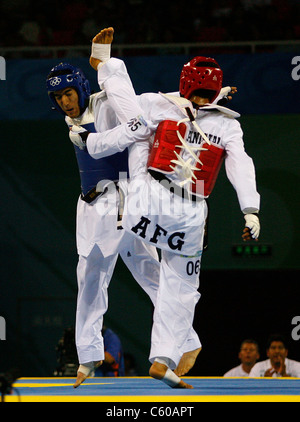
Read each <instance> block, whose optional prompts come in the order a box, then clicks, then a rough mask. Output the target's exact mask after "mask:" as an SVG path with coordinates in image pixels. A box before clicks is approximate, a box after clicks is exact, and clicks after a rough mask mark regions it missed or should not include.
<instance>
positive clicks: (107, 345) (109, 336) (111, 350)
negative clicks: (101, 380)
mask: <svg viewBox="0 0 300 422" xmlns="http://www.w3.org/2000/svg"><path fill="white" fill-rule="evenodd" d="M102 336H103V340H104V361H103V363H102V365H101V366H99V367H98V368H96V369H95V377H124V375H125V365H124V354H123V348H122V343H121V340H120V338H119V336H118V335H117V334H116V333H114V331H113V330H111V329H110V328H107V327H106V326H103V329H102Z"/></svg>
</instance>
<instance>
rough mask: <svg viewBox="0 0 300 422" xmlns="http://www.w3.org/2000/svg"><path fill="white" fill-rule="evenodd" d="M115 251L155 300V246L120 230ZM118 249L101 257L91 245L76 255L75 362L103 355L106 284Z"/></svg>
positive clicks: (90, 359) (156, 283)
mask: <svg viewBox="0 0 300 422" xmlns="http://www.w3.org/2000/svg"><path fill="white" fill-rule="evenodd" d="M124 235H125V236H124V238H127V239H128V242H124V243H123V242H122V245H123V249H122V250H121V251H120V252H119V253H120V256H121V258H122V259H123V261H124V263H125V264H126V266H127V267H128V269H129V270H130V272H131V274H132V275H133V277H134V278H135V280H136V281H137V282H138V283H139V285H140V286H141V287H142V288H143V289H144V291H145V292H146V293H147V294H148V295H149V297H150V299H151V301H152V302H153V304H155V300H156V294H157V290H158V282H159V270H160V269H159V261H158V256H157V252H156V250H155V248H153V246H150V247H149V245H146V244H145V243H143V242H142V241H140V240H139V239H134V238H133V237H132V236H131V235H129V234H128V233H124ZM117 258H118V253H115V254H113V255H110V256H108V257H104V256H103V254H102V252H101V251H100V249H99V247H98V246H97V245H95V246H94V247H93V249H92V251H91V252H90V254H89V255H88V256H87V257H85V256H79V261H78V265H77V280H78V298H77V310H76V346H77V353H78V358H79V363H81V364H83V363H86V362H91V361H99V360H103V359H104V347H103V338H102V333H101V330H102V325H103V316H104V314H105V313H106V311H107V307H108V291H107V290H108V287H109V283H110V280H111V278H112V275H113V271H114V268H115V265H116V262H117Z"/></svg>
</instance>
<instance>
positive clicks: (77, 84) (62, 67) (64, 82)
mask: <svg viewBox="0 0 300 422" xmlns="http://www.w3.org/2000/svg"><path fill="white" fill-rule="evenodd" d="M46 83H47V90H48V96H49V98H50V100H51V102H52V104H53V105H54V107H55V108H56V109H57V110H58V111H60V112H61V113H62V114H63V115H65V114H66V113H65V112H64V111H63V110H62V109H61V108H60V106H59V105H58V104H57V101H56V99H55V98H54V92H55V91H59V90H60V89H64V88H68V87H72V88H75V89H76V91H77V94H78V99H79V107H80V110H81V111H82V112H83V111H84V109H85V103H86V100H87V99H88V98H89V96H90V95H91V90H90V84H89V81H88V80H87V79H86V77H85V76H84V74H83V73H82V71H81V70H80V69H79V68H78V67H75V66H72V65H70V64H68V63H60V64H59V65H57V66H55V67H53V68H52V69H51V71H50V73H49V75H48V76H47V80H46Z"/></svg>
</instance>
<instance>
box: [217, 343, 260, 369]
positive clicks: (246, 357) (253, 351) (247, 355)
mask: <svg viewBox="0 0 300 422" xmlns="http://www.w3.org/2000/svg"><path fill="white" fill-rule="evenodd" d="M238 357H239V359H240V361H241V363H240V365H238V366H236V367H234V368H232V369H230V370H229V371H227V372H226V373H225V374H224V377H248V376H249V373H250V371H251V369H252V368H253V366H254V365H255V363H256V362H257V360H258V359H259V357H260V355H259V348H258V344H257V342H256V341H255V340H252V339H246V340H244V341H243V342H242V344H241V347H240V351H239V354H238Z"/></svg>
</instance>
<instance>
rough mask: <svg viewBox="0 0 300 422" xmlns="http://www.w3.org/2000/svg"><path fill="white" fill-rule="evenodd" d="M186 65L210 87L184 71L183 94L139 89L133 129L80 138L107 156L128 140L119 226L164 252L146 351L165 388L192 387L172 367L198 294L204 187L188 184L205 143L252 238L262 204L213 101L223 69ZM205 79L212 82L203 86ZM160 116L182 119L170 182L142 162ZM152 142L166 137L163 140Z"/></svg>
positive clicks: (233, 132) (238, 139) (102, 75)
mask: <svg viewBox="0 0 300 422" xmlns="http://www.w3.org/2000/svg"><path fill="white" fill-rule="evenodd" d="M115 60H116V59H110V60H108V61H107V62H106V63H105V64H103V66H101V68H100V69H99V68H98V81H99V83H100V84H101V81H105V80H106V78H107V77H108V75H109V74H110V73H111V74H112V75H116V63H115ZM189 67H193V68H194V69H193V71H194V70H195V71H196V72H197V71H198V72H199V74H200V73H202V71H204V74H205V75H213V76H212V81H213V82H214V85H213V84H212V83H211V81H209V78H206V79H205V76H204V75H203V73H202V76H204V78H201V80H200V78H199V79H197V78H192V79H190V78H189V77H188V76H185V73H184V71H183V72H182V78H186V80H187V82H188V83H189V84H190V88H191V89H190V91H189V92H188V94H187V93H185V91H184V90H183V88H182V87H181V91H182V92H180V95H181V96H180V95H179V94H178V93H173V94H168V95H164V94H142V95H141V96H138V97H137V99H138V104H139V106H140V108H139V107H137V108H135V111H140V110H142V116H143V117H142V118H141V117H139V118H138V119H137V121H138V125H137V127H136V129H135V130H134V131H132V124H131V123H129V124H128V125H126V124H123V125H121V126H120V127H118V128H116V129H117V130H114V131H113V133H110V132H109V131H108V132H106V133H105V134H104V135H103V134H90V135H89V136H88V137H87V140H86V146H87V149H88V151H89V153H90V154H91V156H93V157H94V158H99V157H101V156H103V155H107V154H109V149H110V148H112V150H113V151H116V150H119V151H121V150H122V148H124V147H125V146H126V147H127V146H129V145H131V146H130V148H129V156H130V160H129V162H130V165H131V168H130V171H131V181H130V184H129V189H128V195H127V197H126V201H125V212H124V215H123V221H122V224H123V227H124V228H125V230H127V231H128V232H129V233H132V234H133V235H135V236H136V237H137V238H139V237H140V238H141V239H143V240H144V241H146V242H148V243H149V244H153V245H155V246H157V247H158V248H160V249H161V250H162V259H161V270H160V283H159V292H158V299H157V303H156V307H155V311H154V323H153V329H152V337H151V351H150V356H149V359H150V362H151V363H152V366H151V368H150V375H151V376H153V377H154V378H158V379H161V380H162V381H163V382H165V383H167V384H168V385H170V386H171V387H181V388H191V386H189V385H188V384H186V383H184V382H183V381H182V380H181V379H180V378H179V377H178V376H177V375H176V374H175V373H174V372H173V370H174V369H175V368H176V367H177V365H178V363H179V361H180V359H181V357H182V351H183V347H184V345H185V344H186V341H187V339H188V337H189V335H190V333H191V330H192V323H193V317H194V309H195V305H196V303H197V302H198V300H199V297H200V294H199V292H198V288H199V269H200V262H201V255H202V242H203V233H204V223H205V218H206V214H207V209H206V202H205V196H207V195H204V191H202V192H201V191H199V190H197V191H196V192H193V191H192V189H191V186H193V184H194V183H195V179H196V180H201V179H200V177H199V176H198V177H197V176H196V175H195V172H196V171H199V172H200V169H199V166H200V165H202V164H204V163H202V164H201V163H199V162H198V159H199V156H200V154H201V151H203V148H204V147H205V145H204V143H207V144H208V145H210V144H211V143H213V144H214V145H216V146H219V147H220V148H221V149H224V150H225V155H224V161H225V168H226V173H227V176H228V178H229V180H230V182H231V183H232V185H233V187H234V188H235V190H236V193H237V197H238V201H239V204H240V207H241V210H242V212H243V214H244V216H245V220H246V224H245V225H246V227H247V230H249V236H251V237H253V238H258V235H259V220H258V217H257V215H255V214H256V213H257V212H258V210H259V202H260V196H259V194H258V193H257V190H256V181H255V171H254V166H253V162H252V159H251V158H250V157H249V156H248V155H247V154H246V152H245V149H244V144H243V135H242V130H241V128H240V124H239V123H238V121H237V120H236V117H238V116H239V115H238V113H235V112H233V111H231V110H229V109H227V108H225V107H222V106H219V105H217V104H213V103H212V102H213V100H214V98H216V97H217V96H218V95H219V93H220V90H221V86H222V78H221V76H222V71H221V69H220V68H219V66H218V64H217V63H215V65H213V64H212V61H211V60H209V59H207V58H202V57H198V58H196V60H195V62H193V63H192V64H191V63H188V64H187V65H186V67H185V70H186V68H189ZM216 69H218V71H216ZM123 72H124V75H123V76H122V71H121V70H120V68H119V69H118V71H117V76H118V78H119V81H120V82H119V83H120V84H122V83H125V82H126V80H127V79H128V75H127V73H126V68H125V67H123ZM206 82H210V83H209V84H208V88H207V89H206V85H205V83H206ZM181 83H182V80H181ZM100 86H101V85H100ZM212 88H213V89H212ZM200 90H201V91H200ZM203 90H204V91H203ZM212 91H213V92H212ZM185 95H186V96H187V97H188V98H186V97H185ZM215 101H216V100H215ZM136 114H141V113H136ZM165 120H170V121H173V122H177V124H178V126H180V124H181V123H184V124H185V125H187V129H186V130H185V132H184V133H183V134H180V136H179V135H178V145H179V146H180V149H181V151H182V152H181V153H180V154H179V153H178V157H176V159H175V160H173V159H172V167H173V168H172V167H170V170H171V171H170V172H169V173H168V177H167V178H166V179H168V180H167V182H168V181H169V180H170V181H171V184H169V186H168V184H166V183H164V184H163V183H159V182H161V181H162V179H163V178H165V174H164V173H163V172H160V171H159V169H157V170H158V171H157V172H158V173H161V174H162V176H160V175H159V176H157V174H155V173H153V172H150V171H149V169H148V165H147V164H148V159H149V149H150V146H151V142H143V141H142V139H143V136H144V135H143V134H144V133H145V127H147V125H148V127H150V124H149V122H152V124H156V125H157V126H158V125H159V123H160V122H163V121H165ZM111 134H112V135H113V136H110V135H111ZM195 140H196V141H195ZM158 141H159V142H160V141H162V142H164V141H166V139H162V140H159V139H158ZM152 142H153V139H152ZM153 146H154V145H153ZM150 156H151V155H150ZM217 161H218V160H217ZM169 164H170V165H171V160H170V163H169ZM197 164H199V166H197ZM206 165H207V166H208V163H207V162H206ZM149 167H151V166H149ZM208 167H209V166H208ZM206 170H209V168H208V169H206ZM217 170H218V166H217V168H215V169H214V168H213V169H210V170H209V171H210V172H213V174H214V176H215V172H216V171H217ZM193 182H194V183H193ZM173 185H176V187H178V188H180V189H181V190H180V195H178V190H177V192H175V190H174V193H175V194H173V193H172V191H171V189H170V187H171V188H173V187H174V186H173ZM212 187H213V185H211V187H210V188H212ZM182 196H183V198H182ZM137 204H139V207H137V206H136V205H137ZM165 204H168V205H169V210H167V212H165V213H163V212H161V207H162V205H165ZM170 210H172V212H170ZM168 211H169V212H168ZM247 235H248V234H247ZM190 350H191V349H190Z"/></svg>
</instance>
